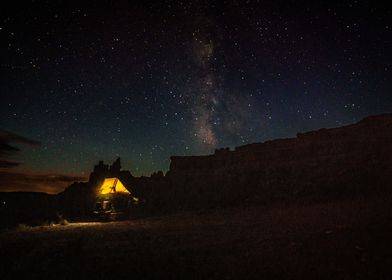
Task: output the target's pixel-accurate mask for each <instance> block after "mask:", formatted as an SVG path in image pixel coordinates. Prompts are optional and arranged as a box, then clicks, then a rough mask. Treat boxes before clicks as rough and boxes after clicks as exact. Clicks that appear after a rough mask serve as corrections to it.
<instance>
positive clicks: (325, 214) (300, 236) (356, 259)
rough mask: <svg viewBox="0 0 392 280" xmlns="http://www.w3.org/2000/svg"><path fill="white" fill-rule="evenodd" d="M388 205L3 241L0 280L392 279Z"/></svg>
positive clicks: (28, 233) (86, 229)
mask: <svg viewBox="0 0 392 280" xmlns="http://www.w3.org/2000/svg"><path fill="white" fill-rule="evenodd" d="M391 202H392V199H391V198H390V197H383V198H381V197H378V198H367V199H353V200H344V201H338V202H328V203H327V202H324V203H318V204H308V205H304V204H302V205H299V204H295V205H294V204H291V205H280V206H273V207H262V206H248V207H243V208H240V207H239V208H232V209H224V210H210V211H204V212H188V213H182V214H177V215H170V216H161V217H153V218H145V219H138V220H131V221H122V222H109V223H72V224H68V225H65V226H60V225H58V226H45V227H34V228H30V227H19V228H18V229H17V230H12V231H6V232H2V233H0V252H1V255H2V261H1V265H0V269H1V271H0V273H1V277H0V278H1V279H15V278H16V277H17V276H24V277H25V278H29V279H31V278H40V279H47V278H50V279H55V278H57V279H59V278H60V279H64V278H66V279H76V278H81V277H84V278H89V279H113V278H120V279H124V278H127V279H392V203H391Z"/></svg>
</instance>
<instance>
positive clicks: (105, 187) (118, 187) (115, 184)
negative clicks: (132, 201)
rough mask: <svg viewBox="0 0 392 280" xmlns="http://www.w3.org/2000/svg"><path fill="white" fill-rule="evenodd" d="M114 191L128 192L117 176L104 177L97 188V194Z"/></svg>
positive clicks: (112, 192)
mask: <svg viewBox="0 0 392 280" xmlns="http://www.w3.org/2000/svg"><path fill="white" fill-rule="evenodd" d="M114 193H121V194H130V192H129V191H128V190H127V189H126V188H125V187H124V185H123V183H121V181H120V180H119V179H118V178H106V179H105V180H104V181H103V183H102V185H101V187H100V188H99V194H114Z"/></svg>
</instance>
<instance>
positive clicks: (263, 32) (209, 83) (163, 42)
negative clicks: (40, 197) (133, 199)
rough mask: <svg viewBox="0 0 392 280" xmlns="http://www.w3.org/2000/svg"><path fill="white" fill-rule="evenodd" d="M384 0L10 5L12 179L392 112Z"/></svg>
mask: <svg viewBox="0 0 392 280" xmlns="http://www.w3.org/2000/svg"><path fill="white" fill-rule="evenodd" d="M79 2H82V1H79ZM97 2H99V4H97ZM317 2H320V3H317ZM374 2H375V1H311V2H309V3H307V2H301V1H216V2H215V1H184V2H180V1H155V2H154V1H140V3H139V4H135V3H134V1H90V3H89V4H80V3H79V4H71V3H70V1H30V2H27V3H25V4H23V5H21V4H19V5H18V6H6V5H3V6H2V9H1V12H0V13H1V18H0V38H1V40H0V48H1V51H0V56H1V67H0V81H1V82H0V96H1V103H0V112H1V113H0V114H1V115H0V116H1V117H0V181H1V182H2V183H0V191H1V190H3V191H12V190H33V191H46V192H49V193H56V192H58V191H61V190H62V189H63V188H64V187H65V186H66V185H68V184H69V183H70V182H72V181H74V180H83V179H85V178H86V177H87V176H88V173H89V172H90V170H91V168H92V166H93V165H94V164H95V163H96V162H97V161H98V160H105V161H107V162H111V161H113V160H114V159H115V158H116V157H117V156H121V158H122V165H123V167H124V168H125V169H129V170H131V172H132V173H133V174H134V175H136V176H141V175H149V174H151V173H152V172H154V171H158V170H163V171H167V170H168V167H169V163H170V159H169V157H170V156H171V155H202V154H209V153H211V152H213V151H214V149H215V148H221V147H235V146H239V145H244V144H248V143H254V142H262V141H265V140H269V139H275V138H287V137H293V136H295V135H296V133H297V132H304V131H308V130H314V129H318V128H322V127H337V126H342V125H345V124H350V123H353V122H356V121H359V120H360V119H362V118H363V117H366V116H368V115H374V114H380V113H385V112H392V95H391V73H392V65H391V62H392V61H391V52H390V50H391V49H392V44H391V43H392V40H391V28H392V25H391V18H392V13H391V9H390V8H388V7H386V6H383V5H382V4H380V3H379V4H377V3H374Z"/></svg>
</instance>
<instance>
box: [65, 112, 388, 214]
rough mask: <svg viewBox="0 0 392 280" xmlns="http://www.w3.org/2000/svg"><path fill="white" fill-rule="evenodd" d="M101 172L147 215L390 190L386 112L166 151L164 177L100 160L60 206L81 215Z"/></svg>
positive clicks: (100, 180)
mask: <svg viewBox="0 0 392 280" xmlns="http://www.w3.org/2000/svg"><path fill="white" fill-rule="evenodd" d="M106 177H118V178H119V179H120V180H121V181H122V182H123V184H124V186H125V187H126V188H127V189H128V190H129V191H130V192H131V193H132V194H134V195H135V196H137V197H139V198H140V199H141V201H143V208H144V211H146V212H148V211H152V212H164V211H173V210H181V209H189V208H193V209H200V208H205V207H215V206H218V207H219V206H224V205H233V204H240V203H243V202H246V201H255V202H263V201H270V200H275V199H291V198H296V197H304V196H308V197H309V196H310V197H312V196H314V197H317V198H328V197H336V196H345V195H349V196H351V195H367V194H371V193H377V192H390V191H391V189H392V188H391V187H392V114H385V115H379V116H373V117H368V118H365V119H363V120H362V121H360V122H358V123H356V124H353V125H348V126H345V127H340V128H331V129H320V130H317V131H311V132H306V133H299V134H298V135H297V137H296V138H290V139H277V140H272V141H266V142H264V143H255V144H250V145H245V146H240V147H236V148H235V150H233V151H231V150H229V149H228V148H224V149H219V150H216V151H215V153H214V154H213V155H207V156H185V157H184V156H173V157H171V164H170V170H169V171H168V172H167V173H166V175H163V173H162V172H157V173H154V174H152V175H151V176H150V177H139V178H136V177H133V176H132V174H131V173H130V172H129V171H122V170H121V163H120V159H118V160H116V161H115V162H114V163H113V164H112V165H111V166H109V165H105V164H103V162H100V163H99V164H98V165H96V166H95V167H94V171H93V172H92V173H91V174H90V179H89V182H88V183H75V184H74V185H71V186H70V187H69V188H68V189H67V190H66V191H64V193H62V196H64V202H65V203H64V205H68V203H69V205H75V206H74V208H73V209H77V211H76V212H77V213H87V212H88V211H89V210H88V207H87V206H85V205H84V204H83V201H85V203H91V201H92V200H91V199H89V197H91V195H92V194H93V193H94V190H95V189H96V187H97V186H98V185H99V184H100V183H101V182H102V181H103V180H104V178H106ZM80 197H81V198H80ZM77 205H78V206H77ZM83 205H84V206H83ZM67 207H68V206H66V208H67ZM78 207H79V208H80V209H79V208H78Z"/></svg>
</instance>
